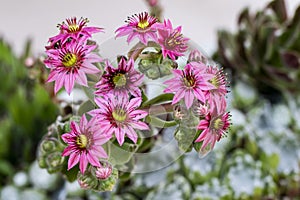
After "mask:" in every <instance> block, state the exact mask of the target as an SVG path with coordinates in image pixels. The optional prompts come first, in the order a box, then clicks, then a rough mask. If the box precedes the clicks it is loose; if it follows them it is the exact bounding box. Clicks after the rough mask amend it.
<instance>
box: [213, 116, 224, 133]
mask: <svg viewBox="0 0 300 200" xmlns="http://www.w3.org/2000/svg"><path fill="white" fill-rule="evenodd" d="M223 126H224V122H223V121H222V119H220V118H218V119H216V120H215V121H214V123H213V128H214V129H216V130H219V129H222V128H223Z"/></svg>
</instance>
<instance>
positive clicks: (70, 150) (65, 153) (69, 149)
mask: <svg viewBox="0 0 300 200" xmlns="http://www.w3.org/2000/svg"><path fill="white" fill-rule="evenodd" d="M73 152H74V149H73V147H72V146H67V147H66V148H65V149H64V150H63V152H62V153H61V155H62V156H69V155H70V154H71V153H73Z"/></svg>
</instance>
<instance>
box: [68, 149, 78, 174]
mask: <svg viewBox="0 0 300 200" xmlns="http://www.w3.org/2000/svg"><path fill="white" fill-rule="evenodd" d="M79 159H80V154H79V153H72V154H71V155H70V157H69V161H68V170H70V169H71V168H73V167H74V166H75V165H76V164H77V163H78V162H79Z"/></svg>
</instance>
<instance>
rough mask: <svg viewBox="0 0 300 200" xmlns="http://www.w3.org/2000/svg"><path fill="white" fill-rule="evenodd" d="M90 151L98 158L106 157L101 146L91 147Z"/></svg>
mask: <svg viewBox="0 0 300 200" xmlns="http://www.w3.org/2000/svg"><path fill="white" fill-rule="evenodd" d="M91 151H92V154H93V155H96V156H97V157H99V158H108V155H107V153H106V152H105V150H104V149H103V147H101V146H97V147H95V148H93V149H92V150H91Z"/></svg>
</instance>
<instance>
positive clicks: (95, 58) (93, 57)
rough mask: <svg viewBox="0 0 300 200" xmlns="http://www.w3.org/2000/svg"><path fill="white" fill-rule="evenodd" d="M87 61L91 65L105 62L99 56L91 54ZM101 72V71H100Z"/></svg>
mask: <svg viewBox="0 0 300 200" xmlns="http://www.w3.org/2000/svg"><path fill="white" fill-rule="evenodd" d="M86 60H88V61H89V62H90V63H96V62H101V61H103V59H102V58H101V57H100V56H98V55H97V54H94V53H92V54H89V55H88V56H87V57H86ZM99 71H100V70H99Z"/></svg>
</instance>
